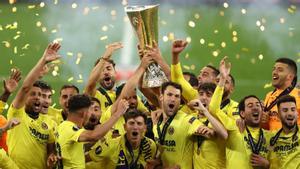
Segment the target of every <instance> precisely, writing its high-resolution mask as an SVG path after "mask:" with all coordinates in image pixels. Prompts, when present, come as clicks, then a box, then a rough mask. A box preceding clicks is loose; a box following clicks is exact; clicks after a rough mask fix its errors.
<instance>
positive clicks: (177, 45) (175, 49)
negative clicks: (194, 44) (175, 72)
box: [172, 40, 188, 55]
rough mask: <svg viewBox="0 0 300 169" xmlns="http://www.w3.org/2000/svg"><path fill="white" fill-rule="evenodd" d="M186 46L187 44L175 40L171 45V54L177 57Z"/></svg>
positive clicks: (183, 41)
mask: <svg viewBox="0 0 300 169" xmlns="http://www.w3.org/2000/svg"><path fill="white" fill-rule="evenodd" d="M187 44H188V42H187V41H185V40H175V41H174V42H173V44H172V54H173V55H178V54H179V53H181V52H182V51H183V50H184V49H185V47H186V46H187Z"/></svg>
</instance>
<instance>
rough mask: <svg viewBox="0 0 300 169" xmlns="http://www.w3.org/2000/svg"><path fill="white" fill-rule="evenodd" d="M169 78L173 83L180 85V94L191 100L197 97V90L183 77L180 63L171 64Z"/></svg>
mask: <svg viewBox="0 0 300 169" xmlns="http://www.w3.org/2000/svg"><path fill="white" fill-rule="evenodd" d="M171 80H172V81H173V82H175V83H178V84H180V85H181V87H182V96H183V97H184V98H185V99H186V100H187V101H191V100H193V99H197V97H198V91H197V90H196V89H194V88H193V87H192V86H191V85H190V84H189V82H188V81H186V80H185V79H184V76H183V74H182V70H181V65H180V63H178V64H176V65H171Z"/></svg>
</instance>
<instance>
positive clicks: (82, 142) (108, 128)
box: [0, 40, 300, 169]
mask: <svg viewBox="0 0 300 169" xmlns="http://www.w3.org/2000/svg"><path fill="white" fill-rule="evenodd" d="M153 44H154V45H153V46H152V47H150V46H147V47H146V49H145V50H142V49H140V48H139V56H140V58H141V63H140V65H139V66H138V68H137V69H136V70H135V72H134V74H133V75H132V76H131V77H130V78H129V79H128V80H127V82H126V83H125V84H121V85H119V86H117V85H116V70H115V63H114V61H113V59H112V55H113V53H114V52H115V51H116V50H118V49H120V48H122V47H123V46H122V44H121V43H113V44H110V45H108V46H107V48H106V51H105V53H104V54H103V55H102V56H101V57H100V58H99V59H98V60H97V61H96V64H95V66H94V68H93V69H92V72H91V73H90V76H89V79H88V81H87V83H86V86H85V89H84V91H83V92H80V91H79V89H78V88H77V87H76V86H75V85H72V84H66V85H64V86H62V88H61V90H60V92H59V94H60V96H59V105H60V107H61V109H57V108H54V107H52V106H51V105H53V103H52V88H51V86H50V85H49V84H48V83H46V82H44V81H41V80H40V79H41V78H42V77H43V76H44V75H46V74H47V72H48V66H47V65H48V64H49V63H51V62H52V61H55V60H57V59H59V58H60V56H59V55H58V51H59V49H60V45H59V44H57V43H53V44H49V45H48V47H47V48H46V50H45V52H44V54H43V56H42V57H41V58H40V60H39V61H38V62H37V64H36V65H35V66H34V67H33V68H32V69H31V71H30V72H29V73H28V75H26V77H25V78H24V81H23V83H22V84H20V87H19V89H18V91H17V92H16V96H15V98H13V101H12V103H9V108H8V110H7V118H5V117H3V116H0V126H1V127H0V135H1V140H0V146H1V149H0V168H1V169H44V168H45V169H46V168H50V169H52V168H57V169H71V168H72V169H84V168H87V169H144V168H145V169H155V168H157V169H159V168H163V169H179V168H180V169H223V168H224V169H225V168H228V169H233V168H234V169H235V168H240V169H252V168H266V169H267V168H272V169H273V168H274V169H277V168H278V169H296V168H300V149H299V142H300V139H299V136H300V135H299V131H298V130H299V129H298V120H299V118H298V112H300V110H299V109H300V105H299V104H300V100H299V99H300V96H299V92H300V91H299V90H298V89H297V88H296V83H297V65H296V63H295V62H294V61H293V60H291V59H288V58H279V59H277V60H276V62H275V64H274V67H273V71H272V85H273V87H274V90H273V91H271V92H270V93H268V94H267V95H266V98H265V100H264V103H263V102H262V101H261V100H260V99H259V98H258V97H257V96H255V95H253V94H255V93H254V92H253V91H251V92H252V95H248V96H245V97H243V98H242V99H241V101H240V102H239V103H238V102H236V101H234V100H232V99H231V98H230V96H231V94H232V93H233V91H234V87H235V80H234V77H233V76H232V75H231V74H230V69H231V64H230V62H229V61H228V59H227V57H225V58H223V59H222V60H221V61H220V65H219V68H218V69H217V68H215V67H213V66H211V65H207V66H205V67H204V68H202V69H201V71H200V74H199V76H198V77H196V76H195V75H194V74H192V73H189V72H182V69H181V64H180V53H181V52H182V51H183V50H184V49H185V47H186V46H187V42H186V41H184V40H176V41H174V42H173V44H172V63H171V66H169V65H168V64H167V63H166V62H165V60H164V59H163V57H162V56H161V53H160V51H159V48H158V46H157V44H156V43H155V42H154V43H153ZM152 62H156V63H157V64H158V65H159V66H160V68H161V69H162V71H163V72H164V73H165V75H166V77H168V79H169V81H168V82H165V83H163V84H162V85H161V87H157V88H143V87H142V83H143V74H144V72H145V71H146V70H147V67H148V65H149V64H150V63H152ZM20 79H21V73H20V71H19V70H17V69H14V70H13V71H12V72H11V76H10V77H9V78H8V79H7V80H5V81H4V87H3V88H4V90H3V93H2V95H1V96H0V111H1V113H2V112H3V111H4V107H5V104H6V102H7V100H8V98H9V96H10V94H11V93H13V92H14V91H15V90H16V89H17V87H18V83H19V81H20ZM137 90H139V91H140V92H141V93H142V94H143V96H138V94H137ZM249 92H250V90H249ZM81 93H82V94H81ZM250 94H251V93H250ZM142 98H145V99H142ZM6 119H7V120H6ZM299 122H300V121H299Z"/></svg>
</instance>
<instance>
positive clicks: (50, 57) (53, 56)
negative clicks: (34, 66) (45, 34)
mask: <svg viewBox="0 0 300 169" xmlns="http://www.w3.org/2000/svg"><path fill="white" fill-rule="evenodd" d="M59 49H60V44H59V43H50V44H49V45H48V47H47V48H46V50H45V52H44V54H43V59H44V61H45V62H46V63H49V62H52V61H54V60H57V59H59V58H60V56H59V55H58V54H57V52H58V50H59Z"/></svg>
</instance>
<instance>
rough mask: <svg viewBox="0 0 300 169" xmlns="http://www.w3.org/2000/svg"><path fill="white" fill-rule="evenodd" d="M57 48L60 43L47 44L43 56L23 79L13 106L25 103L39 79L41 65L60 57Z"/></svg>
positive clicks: (20, 105) (17, 107)
mask: <svg viewBox="0 0 300 169" xmlns="http://www.w3.org/2000/svg"><path fill="white" fill-rule="evenodd" d="M59 48H60V44H58V43H53V44H52V43H51V44H49V45H48V47H47V48H46V50H45V52H44V54H43V56H42V57H41V58H40V60H39V61H38V63H37V64H36V65H35V66H34V67H33V68H32V69H31V71H30V72H29V74H28V75H27V76H26V78H25V79H24V82H23V84H22V86H21V88H20V89H19V91H18V93H17V95H16V97H15V99H14V100H13V102H12V104H13V106H14V108H16V109H19V108H21V107H23V106H24V105H25V100H26V97H27V96H28V95H29V92H30V89H31V88H32V86H33V84H34V82H35V81H37V80H38V79H39V76H40V72H41V71H42V70H43V67H44V66H45V65H46V64H47V63H50V62H52V61H54V60H57V59H59V58H60V56H59V55H58V54H57V52H58V50H59Z"/></svg>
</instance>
